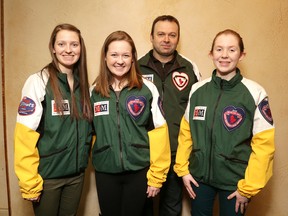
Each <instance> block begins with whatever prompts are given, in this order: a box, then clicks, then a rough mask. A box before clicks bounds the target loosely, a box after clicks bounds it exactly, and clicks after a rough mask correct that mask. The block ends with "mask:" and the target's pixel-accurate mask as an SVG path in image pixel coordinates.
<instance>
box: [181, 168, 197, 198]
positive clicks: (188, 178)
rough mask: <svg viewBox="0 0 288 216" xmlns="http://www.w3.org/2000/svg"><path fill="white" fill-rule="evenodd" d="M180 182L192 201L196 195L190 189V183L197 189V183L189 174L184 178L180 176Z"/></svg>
mask: <svg viewBox="0 0 288 216" xmlns="http://www.w3.org/2000/svg"><path fill="white" fill-rule="evenodd" d="M182 180H183V183H184V186H185V188H186V190H187V191H188V194H189V196H190V197H191V198H192V199H195V198H196V194H195V192H194V191H193V189H192V186H191V183H192V184H194V185H195V186H196V187H199V185H198V183H197V182H196V180H195V179H194V178H193V177H192V175H191V174H187V175H185V176H182Z"/></svg>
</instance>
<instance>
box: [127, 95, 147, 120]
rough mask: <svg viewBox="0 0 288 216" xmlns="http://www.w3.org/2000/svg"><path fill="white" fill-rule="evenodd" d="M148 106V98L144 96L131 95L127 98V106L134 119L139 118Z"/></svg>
mask: <svg viewBox="0 0 288 216" xmlns="http://www.w3.org/2000/svg"><path fill="white" fill-rule="evenodd" d="M145 107H146V98H145V97H144V96H134V95H132V96H130V97H128V98H127V100H126V108H127V110H128V113H129V114H130V116H131V117H132V118H133V119H135V120H136V119H138V118H139V117H140V116H141V115H142V114H143V112H144V110H145Z"/></svg>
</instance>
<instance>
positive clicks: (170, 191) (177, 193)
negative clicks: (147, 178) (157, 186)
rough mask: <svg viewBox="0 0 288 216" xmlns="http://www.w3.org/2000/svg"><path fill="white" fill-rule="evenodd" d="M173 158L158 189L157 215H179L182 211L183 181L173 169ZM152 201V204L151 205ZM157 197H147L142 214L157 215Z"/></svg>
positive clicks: (145, 215) (146, 215)
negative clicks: (161, 185) (165, 178)
mask: <svg viewBox="0 0 288 216" xmlns="http://www.w3.org/2000/svg"><path fill="white" fill-rule="evenodd" d="M174 163H175V162H174V160H173V159H172V162H171V166H170V170H169V172H168V175H167V180H166V182H164V184H163V187H162V188H161V190H160V197H159V215H160V216H180V215H181V212H182V200H183V182H182V178H179V177H178V176H177V174H176V173H175V172H174V170H173V166H174ZM153 201H154V206H153ZM157 201H158V200H157V199H155V198H154V199H151V198H150V199H147V201H146V204H145V211H144V214H143V215H144V216H153V215H157V214H156V213H157V212H156V211H155V210H158V207H157V205H156V207H155V202H156V204H157Z"/></svg>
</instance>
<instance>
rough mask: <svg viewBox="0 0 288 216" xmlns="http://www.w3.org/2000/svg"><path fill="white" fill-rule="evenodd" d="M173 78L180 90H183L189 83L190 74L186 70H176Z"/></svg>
mask: <svg viewBox="0 0 288 216" xmlns="http://www.w3.org/2000/svg"><path fill="white" fill-rule="evenodd" d="M172 80H173V83H174V85H175V86H176V87H177V88H178V90H179V91H182V90H183V89H185V88H186V86H187V85H188V83H189V76H188V75H187V74H186V73H184V72H178V71H175V72H173V74H172Z"/></svg>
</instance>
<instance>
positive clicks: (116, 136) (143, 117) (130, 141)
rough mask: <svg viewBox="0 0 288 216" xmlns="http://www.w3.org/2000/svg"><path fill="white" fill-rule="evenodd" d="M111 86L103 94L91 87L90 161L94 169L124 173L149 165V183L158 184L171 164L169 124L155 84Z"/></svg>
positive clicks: (159, 185)
mask: <svg viewBox="0 0 288 216" xmlns="http://www.w3.org/2000/svg"><path fill="white" fill-rule="evenodd" d="M143 82H144V84H143V86H142V88H141V89H138V88H132V89H129V88H128V87H126V88H123V89H122V90H121V92H120V95H119V97H118V96H117V95H116V93H115V92H114V91H113V90H112V89H111V90H110V97H109V98H107V97H102V96H101V95H100V94H99V93H96V91H95V90H94V86H93V87H92V89H91V103H92V106H93V110H94V119H93V126H94V130H95V134H96V141H95V143H94V144H93V148H92V163H93V166H94V168H95V170H96V171H97V172H105V173H123V172H126V171H138V170H141V169H143V168H146V167H149V171H148V173H147V178H148V185H150V186H154V187H161V186H162V183H163V182H164V181H165V180H166V175H167V172H168V169H169V166H170V145H169V136H168V126H167V123H166V120H165V119H164V116H163V113H162V108H161V100H160V98H159V93H158V91H157V88H156V87H155V85H153V83H152V82H150V81H148V80H145V79H143Z"/></svg>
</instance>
